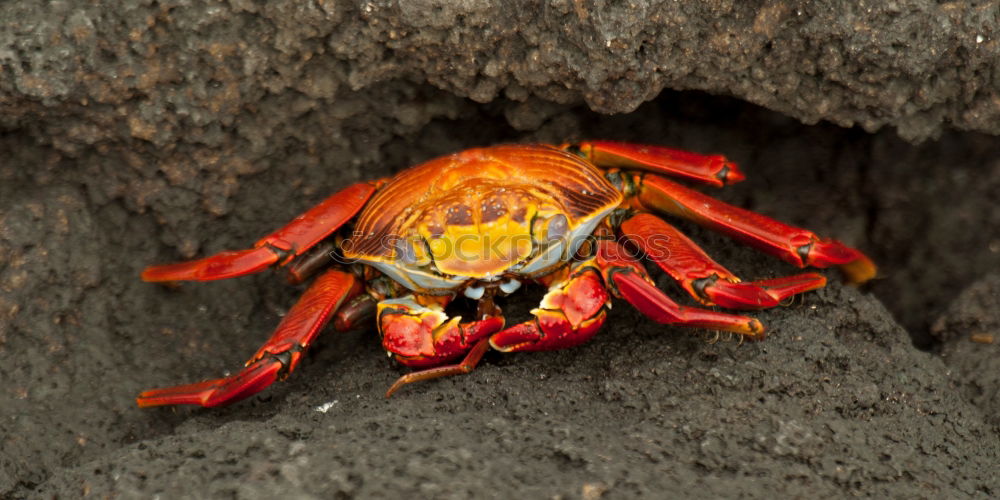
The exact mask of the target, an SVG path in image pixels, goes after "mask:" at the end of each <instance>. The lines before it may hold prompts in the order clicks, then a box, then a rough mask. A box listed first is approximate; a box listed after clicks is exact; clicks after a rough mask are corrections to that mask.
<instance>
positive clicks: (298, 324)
mask: <svg viewBox="0 0 1000 500" xmlns="http://www.w3.org/2000/svg"><path fill="white" fill-rule="evenodd" d="M362 290H363V287H362V286H361V282H360V281H359V280H358V279H357V278H356V277H355V276H354V275H353V274H350V273H345V272H343V271H340V270H337V269H330V270H328V271H326V272H325V273H323V274H322V275H320V276H319V277H318V278H316V280H315V281H314V282H313V283H312V285H310V287H309V289H308V290H306V293H305V294H303V295H302V298H301V299H299V301H298V303H296V304H295V306H293V307H292V309H291V310H290V311H288V314H287V315H285V318H284V319H283V320H282V321H281V323H280V324H279V325H278V328H277V329H275V331H274V334H272V335H271V338H270V339H268V341H267V342H266V343H265V344H264V345H263V346H262V347H261V348H260V349H259V350H257V353H256V354H254V356H253V357H252V358H250V361H247V363H246V367H245V368H243V370H241V371H240V372H239V373H237V374H236V375H232V376H229V377H225V378H220V379H215V380H207V381H205V382H198V383H195V384H188V385H181V386H177V387H170V388H166V389H152V390H149V391H145V392H143V393H142V394H140V395H139V397H138V398H137V399H136V402H137V403H138V404H139V406H140V407H143V408H145V407H149V406H162V405H181V404H195V405H201V406H206V407H207V406H218V405H222V404H228V403H233V402H236V401H239V400H241V399H243V398H246V397H248V396H251V395H253V394H256V393H258V392H260V391H261V390H263V389H264V388H266V387H267V386H269V385H271V384H272V383H274V381H275V380H277V379H278V378H279V377H280V378H284V377H285V376H287V375H288V374H289V373H291V372H292V371H293V370H295V367H296V366H297V365H298V363H299V359H300V358H301V356H302V351H303V350H305V349H306V348H307V347H309V344H310V343H312V341H313V339H314V338H316V334H318V333H319V331H320V330H321V329H322V328H323V326H324V325H326V323H327V321H329V320H330V315H331V313H332V312H333V311H334V310H336V309H337V308H338V307H340V305H341V304H343V303H344V302H345V301H346V300H349V299H351V298H352V297H354V296H356V295H357V294H359V293H361V291H362Z"/></svg>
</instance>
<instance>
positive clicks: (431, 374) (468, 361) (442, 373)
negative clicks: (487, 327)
mask: <svg viewBox="0 0 1000 500" xmlns="http://www.w3.org/2000/svg"><path fill="white" fill-rule="evenodd" d="M488 350H490V339H489V337H483V338H482V339H480V340H479V341H478V342H476V344H475V345H474V346H472V349H470V350H469V353H468V354H466V355H465V358H464V359H462V362H461V363H457V364H454V365H444V366H437V367H434V368H427V369H424V370H417V371H415V372H411V373H407V374H406V375H403V376H402V377H399V378H398V379H396V381H395V382H394V383H393V384H392V386H391V387H389V390H387V391H385V397H387V398H388V397H391V396H392V395H393V394H394V393H395V392H396V391H398V390H399V389H400V388H402V387H403V386H404V385H407V384H412V383H414V382H420V381H422V380H431V379H435V378H440V377H450V376H452V375H462V374H466V373H469V372H471V371H472V370H474V369H475V368H476V365H478V364H479V360H481V359H483V354H486V351H488Z"/></svg>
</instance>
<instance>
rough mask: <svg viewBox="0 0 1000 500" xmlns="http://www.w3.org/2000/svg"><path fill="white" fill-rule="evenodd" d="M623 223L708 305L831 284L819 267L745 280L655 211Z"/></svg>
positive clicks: (773, 302) (744, 304)
mask: <svg viewBox="0 0 1000 500" xmlns="http://www.w3.org/2000/svg"><path fill="white" fill-rule="evenodd" d="M620 229H621V232H622V234H624V235H625V236H626V237H627V238H628V239H629V241H631V242H633V243H635V244H636V245H638V246H639V248H641V249H642V251H643V253H644V254H645V256H646V257H649V258H650V260H652V261H653V262H655V263H656V264H657V265H659V266H660V268H661V269H663V271H664V272H666V273H667V274H669V275H670V276H671V277H672V278H673V279H674V280H675V281H677V283H678V284H679V285H680V286H681V287H683V288H684V289H685V290H687V292H688V293H689V294H691V296H692V297H694V298H695V299H696V300H698V301H699V302H702V303H703V304H705V305H718V306H722V307H727V308H730V309H763V308H768V307H775V306H777V305H778V304H780V303H781V301H782V300H784V299H786V298H788V297H790V296H792V295H795V294H797V293H802V292H807V291H809V290H815V289H817V288H821V287H823V286H824V285H825V284H826V278H825V277H823V275H821V274H817V273H804V274H798V275H795V276H786V277H783V278H776V279H770V280H760V281H752V282H745V281H741V280H740V279H739V278H738V277H736V275H734V274H733V273H731V272H729V270H728V269H726V268H725V267H722V265H720V264H719V263H717V262H715V261H714V260H712V258H711V257H709V256H708V254H706V253H705V252H704V251H703V250H702V249H701V248H700V247H699V246H698V245H696V244H695V243H694V242H693V241H691V240H690V239H689V238H688V237H687V236H685V235H684V234H683V233H681V232H680V231H678V230H677V229H676V228H675V227H673V226H671V225H670V224H667V223H666V222H664V221H663V220H662V219H660V218H659V217H656V216H655V215H652V214H647V213H640V214H637V215H635V216H633V217H631V218H629V219H627V220H625V221H624V222H623V223H622V224H621V227H620Z"/></svg>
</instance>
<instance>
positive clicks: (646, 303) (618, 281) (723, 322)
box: [597, 240, 766, 340]
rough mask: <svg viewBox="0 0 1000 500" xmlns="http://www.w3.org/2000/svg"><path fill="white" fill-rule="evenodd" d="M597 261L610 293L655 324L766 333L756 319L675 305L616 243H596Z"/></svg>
mask: <svg viewBox="0 0 1000 500" xmlns="http://www.w3.org/2000/svg"><path fill="white" fill-rule="evenodd" d="M597 263H598V266H600V267H601V271H602V273H603V274H604V281H605V283H607V284H608V288H609V289H610V290H611V291H612V293H614V295H615V296H617V297H621V298H623V299H625V300H626V301H628V302H629V303H630V304H632V305H633V306H634V307H635V308H636V309H638V310H639V312H641V313H643V314H644V315H646V317H648V318H650V319H652V320H653V321H656V322H657V323H664V324H678V325H681V326H687V327H694V328H708V329H710V330H723V331H728V332H734V333H738V334H741V335H744V336H745V337H747V338H749V339H751V340H763V339H764V337H765V336H766V335H765V331H764V325H762V324H761V323H760V321H758V320H757V319H755V318H751V317H748V316H741V315H737V314H727V313H722V312H716V311H711V310H708V309H701V308H698V307H685V306H681V305H678V304H677V303H676V302H674V301H673V300H671V299H670V297H667V294H665V293H663V292H662V291H661V290H660V289H658V288H656V285H654V284H653V282H652V280H651V279H650V278H649V275H648V274H646V270H645V269H643V267H642V264H640V263H639V261H638V260H636V259H635V258H634V257H632V256H631V255H629V253H628V251H627V250H625V249H624V248H623V247H622V246H621V245H619V244H618V243H617V242H614V241H609V240H602V241H600V242H599V243H598V249H597Z"/></svg>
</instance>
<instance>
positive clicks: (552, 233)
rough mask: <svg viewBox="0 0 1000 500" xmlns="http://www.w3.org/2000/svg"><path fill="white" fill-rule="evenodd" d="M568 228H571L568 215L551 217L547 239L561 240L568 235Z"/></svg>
mask: <svg viewBox="0 0 1000 500" xmlns="http://www.w3.org/2000/svg"><path fill="white" fill-rule="evenodd" d="M567 229H569V221H568V220H566V216H565V215H563V214H559V215H556V216H554V217H552V218H551V219H549V224H548V226H547V227H546V228H545V239H546V240H547V241H554V240H561V239H562V238H563V237H565V236H566V230H567Z"/></svg>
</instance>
